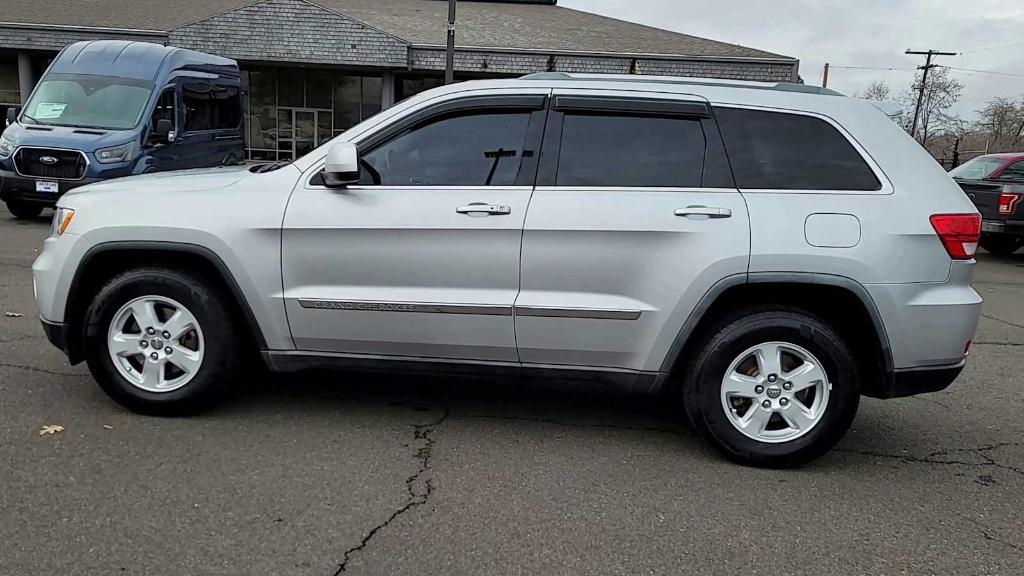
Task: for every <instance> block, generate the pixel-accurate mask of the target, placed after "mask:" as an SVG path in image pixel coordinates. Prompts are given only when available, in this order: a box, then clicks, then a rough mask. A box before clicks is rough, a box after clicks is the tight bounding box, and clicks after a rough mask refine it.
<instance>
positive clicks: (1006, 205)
mask: <svg viewBox="0 0 1024 576" xmlns="http://www.w3.org/2000/svg"><path fill="white" fill-rule="evenodd" d="M1020 198H1021V195H1020V194H1018V193H1016V192H1003V193H1002V194H1000V195H999V213H1000V214H1013V212H1014V210H1016V209H1017V204H1019V203H1020Z"/></svg>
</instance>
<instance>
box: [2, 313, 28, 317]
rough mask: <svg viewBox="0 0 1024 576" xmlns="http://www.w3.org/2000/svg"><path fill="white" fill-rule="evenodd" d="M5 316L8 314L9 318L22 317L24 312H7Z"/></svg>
mask: <svg viewBox="0 0 1024 576" xmlns="http://www.w3.org/2000/svg"><path fill="white" fill-rule="evenodd" d="M4 316H7V317H8V318H21V317H22V316H24V314H19V313H18V312H5V313H4Z"/></svg>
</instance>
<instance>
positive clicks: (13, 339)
mask: <svg viewBox="0 0 1024 576" xmlns="http://www.w3.org/2000/svg"><path fill="white" fill-rule="evenodd" d="M43 338H44V337H43V336H18V337H17V338H8V339H7V340H0V344H10V343H11V342H22V341H25V340H42V339H43Z"/></svg>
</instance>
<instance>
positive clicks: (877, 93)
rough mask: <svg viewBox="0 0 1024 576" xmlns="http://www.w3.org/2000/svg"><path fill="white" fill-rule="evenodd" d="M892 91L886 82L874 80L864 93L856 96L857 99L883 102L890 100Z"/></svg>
mask: <svg viewBox="0 0 1024 576" xmlns="http://www.w3.org/2000/svg"><path fill="white" fill-rule="evenodd" d="M891 92H892V89H891V88H889V84H887V83H886V82H885V81H884V80H879V79H877V78H876V79H874V80H872V81H871V84H868V87H867V88H865V89H864V91H863V92H858V93H856V94H854V96H856V97H857V98H863V99H864V100H874V101H876V102H882V101H885V100H888V99H889V94H890V93H891Z"/></svg>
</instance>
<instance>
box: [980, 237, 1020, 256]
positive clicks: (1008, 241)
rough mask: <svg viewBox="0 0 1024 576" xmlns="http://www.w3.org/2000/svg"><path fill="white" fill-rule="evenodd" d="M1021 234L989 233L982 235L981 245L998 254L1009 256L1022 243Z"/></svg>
mask: <svg viewBox="0 0 1024 576" xmlns="http://www.w3.org/2000/svg"><path fill="white" fill-rule="evenodd" d="M1022 240H1024V238H1021V237H1020V236H1010V235H1006V234H998V235H993V234H988V235H983V236H982V237H981V247H982V248H984V249H985V250H988V251H989V252H991V253H993V254H995V255H996V256H1009V255H1010V254H1013V253H1014V252H1016V251H1017V249H1018V248H1020V246H1021V244H1022Z"/></svg>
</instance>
